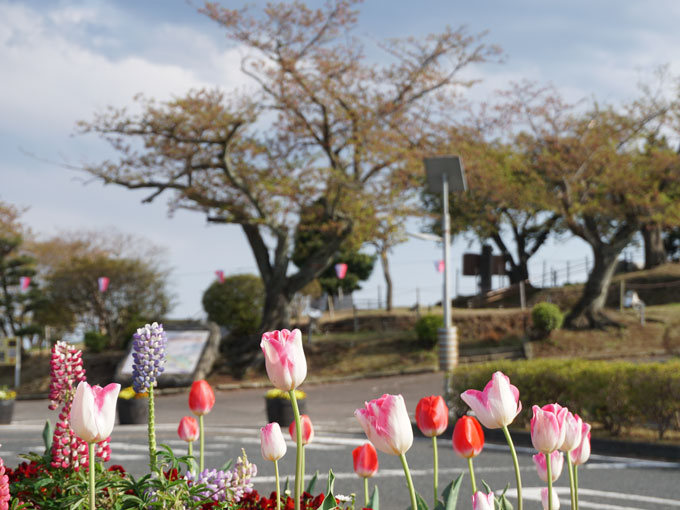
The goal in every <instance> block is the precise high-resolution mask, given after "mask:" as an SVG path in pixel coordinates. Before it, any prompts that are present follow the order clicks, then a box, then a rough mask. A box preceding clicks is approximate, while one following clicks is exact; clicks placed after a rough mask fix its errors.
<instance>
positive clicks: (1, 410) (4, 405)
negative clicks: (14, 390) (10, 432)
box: [0, 400, 14, 425]
mask: <svg viewBox="0 0 680 510" xmlns="http://www.w3.org/2000/svg"><path fill="white" fill-rule="evenodd" d="M13 414H14V400H0V424H2V425H7V424H9V423H12V415H13Z"/></svg>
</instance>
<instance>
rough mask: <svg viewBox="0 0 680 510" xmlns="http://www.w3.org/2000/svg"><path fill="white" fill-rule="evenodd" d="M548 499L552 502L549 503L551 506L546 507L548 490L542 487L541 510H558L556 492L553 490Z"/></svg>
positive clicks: (558, 499) (558, 500) (558, 502)
mask: <svg viewBox="0 0 680 510" xmlns="http://www.w3.org/2000/svg"><path fill="white" fill-rule="evenodd" d="M550 499H551V500H552V501H551V502H550V503H552V506H548V488H547V487H543V488H542V489H541V505H542V506H543V510H548V509H549V508H551V507H552V510H560V498H558V497H557V491H556V490H555V489H554V488H553V490H552V492H551V493H550Z"/></svg>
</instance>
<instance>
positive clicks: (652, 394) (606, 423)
mask: <svg viewBox="0 0 680 510" xmlns="http://www.w3.org/2000/svg"><path fill="white" fill-rule="evenodd" d="M496 370H500V371H501V372H503V373H504V374H506V375H507V376H508V377H509V378H510V381H511V382H512V384H513V385H515V386H517V388H518V389H519V396H520V400H521V402H522V407H523V409H522V412H521V413H520V415H519V416H518V417H517V419H516V423H518V424H521V425H524V426H528V425H529V422H530V420H531V416H532V412H531V406H532V405H534V404H536V405H541V406H542V405H544V404H548V403H550V402H559V403H560V404H562V405H564V406H567V407H568V408H569V409H570V410H571V411H572V412H575V413H577V414H578V415H579V416H581V417H582V418H583V419H584V420H586V421H588V422H590V423H596V424H600V425H601V426H602V427H604V428H605V429H606V430H607V431H609V433H611V434H612V435H617V434H619V433H620V432H621V429H622V428H623V427H630V426H639V427H645V428H651V429H654V430H656V431H657V433H658V437H659V439H663V435H664V434H665V432H666V431H668V430H680V360H675V361H669V362H665V363H629V362H607V361H586V360H578V359H576V360H552V359H538V360H531V361H504V362H492V363H484V364H478V365H468V366H460V367H459V368H457V369H456V371H455V373H454V374H453V376H452V377H451V381H450V384H451V395H452V401H451V404H452V408H453V409H454V410H456V411H457V412H458V413H460V414H462V413H464V412H465V411H466V410H467V406H466V405H465V404H464V403H463V402H462V401H461V400H460V398H459V397H460V393H462V392H463V391H465V390H467V389H471V388H472V389H478V390H482V389H484V386H485V385H486V383H487V382H488V381H489V380H490V378H491V375H492V374H493V373H494V372H495V371H496Z"/></svg>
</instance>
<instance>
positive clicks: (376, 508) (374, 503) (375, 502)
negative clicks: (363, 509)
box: [368, 485, 380, 510]
mask: <svg viewBox="0 0 680 510" xmlns="http://www.w3.org/2000/svg"><path fill="white" fill-rule="evenodd" d="M368 508H372V509H373V510H380V494H379V493H378V486H377V485H374V486H373V492H371V497H370V498H368Z"/></svg>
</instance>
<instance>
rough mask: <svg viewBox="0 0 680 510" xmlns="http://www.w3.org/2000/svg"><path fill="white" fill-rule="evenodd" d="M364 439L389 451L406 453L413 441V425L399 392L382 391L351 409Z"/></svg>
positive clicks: (399, 453)
mask: <svg viewBox="0 0 680 510" xmlns="http://www.w3.org/2000/svg"><path fill="white" fill-rule="evenodd" d="M354 416H356V418H357V420H359V423H360V424H361V427H362V428H363V429H364V432H365V433H366V437H368V440H369V441H370V442H371V443H373V446H375V447H376V448H377V449H378V450H380V451H381V452H383V453H387V454H389V455H401V454H403V453H406V452H407V451H408V449H409V448H411V445H412V444H413V429H412V428H411V420H410V418H409V416H408V411H407V410H406V403H405V402H404V397H402V396H401V395H383V396H382V397H380V398H378V399H375V400H371V401H370V402H366V404H365V407H364V408H363V409H357V410H356V411H354Z"/></svg>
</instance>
